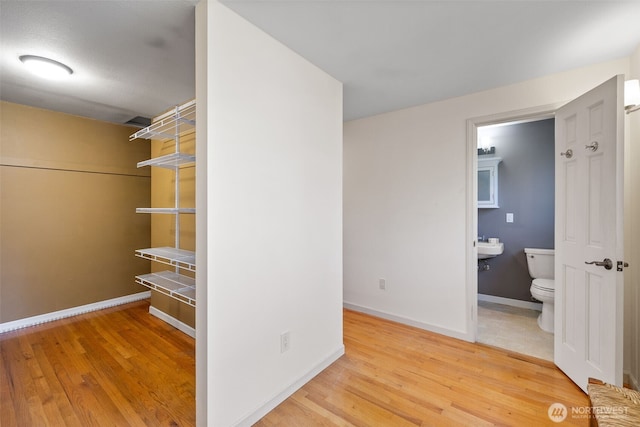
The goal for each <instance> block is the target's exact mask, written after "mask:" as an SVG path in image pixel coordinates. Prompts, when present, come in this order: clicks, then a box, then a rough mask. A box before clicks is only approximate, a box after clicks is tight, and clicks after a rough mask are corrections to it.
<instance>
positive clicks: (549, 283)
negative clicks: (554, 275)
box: [531, 279, 556, 292]
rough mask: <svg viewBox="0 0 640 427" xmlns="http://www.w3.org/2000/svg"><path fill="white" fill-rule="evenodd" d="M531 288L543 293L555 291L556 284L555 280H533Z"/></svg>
mask: <svg viewBox="0 0 640 427" xmlns="http://www.w3.org/2000/svg"><path fill="white" fill-rule="evenodd" d="M531 286H532V287H534V288H537V289H539V290H541V291H551V292H553V291H555V290H556V282H555V280H553V279H533V282H531Z"/></svg>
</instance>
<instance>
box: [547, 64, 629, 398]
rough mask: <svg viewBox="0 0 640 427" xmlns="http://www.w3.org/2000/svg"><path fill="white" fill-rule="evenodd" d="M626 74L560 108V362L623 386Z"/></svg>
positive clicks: (583, 376) (577, 375) (583, 380)
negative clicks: (624, 99)
mask: <svg viewBox="0 0 640 427" xmlns="http://www.w3.org/2000/svg"><path fill="white" fill-rule="evenodd" d="M623 88H624V78H623V76H616V77H614V78H612V79H611V80H609V81H607V82H605V83H603V84H602V85H600V86H598V87H596V88H595V89H593V90H591V91H590V92H588V93H586V94H584V95H582V96H581V97H579V98H577V99H575V100H573V101H571V102H570V103H568V104H567V105H565V106H563V107H562V108H560V109H559V110H558V111H557V113H556V130H555V133H556V155H557V157H556V171H555V174H556V213H555V218H556V219H555V224H556V229H555V249H556V251H555V284H556V290H555V351H554V353H555V357H554V358H555V363H556V365H558V367H559V368H560V369H562V370H563V371H564V372H565V373H566V374H567V375H568V376H569V377H570V378H571V379H572V380H573V381H574V382H575V383H576V384H578V385H579V386H580V387H581V388H582V389H583V390H584V391H585V392H586V390H587V380H588V378H589V377H594V378H598V379H600V380H603V381H606V382H609V383H613V384H616V385H622V351H623V348H622V346H623V312H622V310H623V291H624V289H623V273H622V269H623V268H624V264H623V260H624V259H623V223H622V218H623V188H622V186H623V149H624V145H623V139H624V137H623V132H624V108H623V102H622V99H623V90H624V89H623Z"/></svg>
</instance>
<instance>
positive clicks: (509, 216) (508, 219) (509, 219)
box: [507, 213, 513, 222]
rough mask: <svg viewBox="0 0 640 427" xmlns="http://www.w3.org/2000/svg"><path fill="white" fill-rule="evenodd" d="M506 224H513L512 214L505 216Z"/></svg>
mask: <svg viewBox="0 0 640 427" xmlns="http://www.w3.org/2000/svg"><path fill="white" fill-rule="evenodd" d="M507 222H513V214H512V213H508V214H507Z"/></svg>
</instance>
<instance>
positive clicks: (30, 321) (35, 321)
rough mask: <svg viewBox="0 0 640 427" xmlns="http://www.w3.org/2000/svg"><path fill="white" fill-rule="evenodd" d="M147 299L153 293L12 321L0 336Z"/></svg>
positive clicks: (1, 328) (1, 327)
mask: <svg viewBox="0 0 640 427" xmlns="http://www.w3.org/2000/svg"><path fill="white" fill-rule="evenodd" d="M147 298H151V291H145V292H139V293H137V294H131V295H125V296H123V297H118V298H112V299H108V300H105V301H98V302H94V303H91V304H86V305H81V306H79V307H71V308H67V309H65V310H59V311H54V312H52V313H46V314H39V315H37V316H32V317H26V318H24V319H18V320H12V321H11V322H5V323H0V334H2V333H4V332H9V331H14V330H16V329H22V328H27V327H29V326H36V325H40V324H41V323H46V322H53V321H54V320H60V319H64V318H66V317H71V316H77V315H79V314H84V313H89V312H91V311H96V310H102V309H105V308H109V307H114V306H116V305H122V304H127V303H130V302H134V301H139V300H142V299H147Z"/></svg>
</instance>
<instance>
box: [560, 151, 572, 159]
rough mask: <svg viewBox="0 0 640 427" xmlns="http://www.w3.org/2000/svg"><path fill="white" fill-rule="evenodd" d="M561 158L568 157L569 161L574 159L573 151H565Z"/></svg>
mask: <svg viewBox="0 0 640 427" xmlns="http://www.w3.org/2000/svg"><path fill="white" fill-rule="evenodd" d="M560 155H561V156H566V157H567V159H570V158H572V157H573V150H572V149H571V148H569V149H568V150H567V151H565V152H564V153H560Z"/></svg>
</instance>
